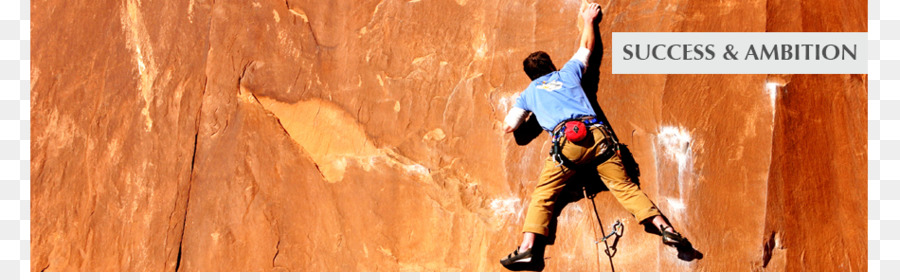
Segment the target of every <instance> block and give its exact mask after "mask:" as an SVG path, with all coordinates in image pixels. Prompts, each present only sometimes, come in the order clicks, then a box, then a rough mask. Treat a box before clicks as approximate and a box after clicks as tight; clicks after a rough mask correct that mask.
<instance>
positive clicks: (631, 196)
mask: <svg viewBox="0 0 900 280" xmlns="http://www.w3.org/2000/svg"><path fill="white" fill-rule="evenodd" d="M590 132H591V133H592V134H593V137H590V136H591V135H588V137H585V139H583V140H581V141H579V142H567V141H566V140H565V139H561V140H560V145H563V148H562V153H563V155H565V156H566V157H567V158H569V159H570V160H572V161H573V162H575V163H577V164H596V163H592V162H593V161H594V160H595V159H596V158H597V157H601V156H603V155H604V153H606V151H607V149H611V148H612V147H610V141H607V140H606V137H607V136H606V135H605V134H604V133H603V130H602V129H600V128H599V127H592V128H590ZM588 166H590V165H588ZM581 170H582V172H584V171H585V169H581ZM596 170H597V173H598V174H599V175H600V179H601V180H602V181H603V183H604V184H606V187H607V188H609V191H610V192H611V193H612V194H613V196H615V198H616V199H617V200H618V201H619V203H621V204H622V206H624V207H625V209H626V210H628V212H631V214H632V215H634V217H635V218H637V220H638V221H644V220H645V219H647V218H651V217H653V216H656V215H659V214H660V213H659V210H658V209H656V206H655V205H653V202H651V201H650V198H648V197H647V195H646V194H644V192H642V191H641V189H640V187H638V185H637V184H635V183H634V182H632V181H631V179H630V178H629V177H628V175H627V174H626V173H625V168H624V166H623V165H622V159H621V158H619V156H618V155H615V154H614V155H613V156H612V157H611V158H609V159H608V160H606V161H605V162H603V163H600V164H599V165H596ZM574 174H575V170H571V169H568V168H566V167H564V166H557V163H556V162H555V161H553V159H551V158H550V157H547V160H545V161H544V169H543V170H542V171H541V177H540V179H539V180H538V185H537V187H535V189H534V192H533V193H532V194H531V203H530V204H529V205H528V212H527V214H525V226H524V229H523V230H522V231H525V232H533V233H537V234H541V235H544V236H547V234H548V233H549V230H548V226H549V225H550V218H551V217H552V215H553V207H554V204H555V203H556V198H557V197H558V196H559V193H560V192H561V191H562V189H563V187H564V186H565V185H566V181H567V180H568V179H569V178H570V177H572V175H574Z"/></svg>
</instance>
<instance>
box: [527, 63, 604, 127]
mask: <svg viewBox="0 0 900 280" xmlns="http://www.w3.org/2000/svg"><path fill="white" fill-rule="evenodd" d="M584 68H585V65H584V63H582V62H581V61H578V60H577V59H572V60H569V62H567V63H566V65H564V66H563V68H562V69H560V70H559V71H556V72H552V73H550V74H547V75H544V76H542V77H540V78H537V79H535V80H534V81H531V84H529V85H528V88H527V89H525V91H523V92H522V94H521V95H519V98H517V99H516V104H515V105H513V106H515V107H518V108H520V109H522V110H525V111H530V112H532V113H534V115H535V116H536V117H537V121H538V123H539V124H540V125H541V127H542V128H544V130H546V131H552V130H553V128H554V127H555V126H556V124H558V123H560V122H562V121H564V120H567V119H572V118H578V117H583V116H594V109H593V108H592V107H591V102H590V101H588V98H587V96H585V94H584V89H583V88H581V76H582V73H584Z"/></svg>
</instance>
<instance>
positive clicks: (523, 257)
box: [500, 247, 533, 267]
mask: <svg viewBox="0 0 900 280" xmlns="http://www.w3.org/2000/svg"><path fill="white" fill-rule="evenodd" d="M531 249H532V248H529V249H528V250H525V252H521V253H520V252H519V248H518V247H516V250H515V251H513V252H512V253H510V254H509V255H508V256H506V257H505V258H503V259H501V260H500V264H502V265H503V266H506V267H508V266H510V265H512V264H516V263H530V262H531V258H532V257H533V255H532V254H531Z"/></svg>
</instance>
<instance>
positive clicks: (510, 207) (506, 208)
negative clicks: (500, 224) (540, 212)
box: [491, 197, 521, 217]
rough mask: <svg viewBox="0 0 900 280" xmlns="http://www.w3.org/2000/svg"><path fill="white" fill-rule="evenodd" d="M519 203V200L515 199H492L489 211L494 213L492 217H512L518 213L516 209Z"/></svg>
mask: <svg viewBox="0 0 900 280" xmlns="http://www.w3.org/2000/svg"><path fill="white" fill-rule="evenodd" d="M519 201H521V200H520V199H518V198H515V197H509V198H505V199H494V200H491V210H493V211H494V216H501V217H503V216H512V215H515V214H516V213H518V212H519V211H518V209H516V208H517V207H516V205H518V204H519Z"/></svg>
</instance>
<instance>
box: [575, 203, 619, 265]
mask: <svg viewBox="0 0 900 280" xmlns="http://www.w3.org/2000/svg"><path fill="white" fill-rule="evenodd" d="M581 191H582V192H583V193H584V199H585V200H590V201H591V206H592V209H594V216H595V217H596V218H597V224H599V225H600V234H602V235H603V238H602V239H600V241H596V240H595V241H594V244H595V245H597V251H600V242H603V245H605V246H606V250H603V251H604V252H605V253H606V256H607V257H608V258H609V268H610V270H611V271H612V272H616V267H615V266H613V263H612V256H613V255H615V251H616V250H615V249H613V251H612V252H610V250H609V249H610V247H609V243H607V242H606V241H607V240H608V239H609V238H610V237H613V236H618V237H622V232H624V229H625V226H624V225H623V224H622V221H620V220H616V222H615V223H614V224H613V230H612V232H610V233H609V234H606V232H605V231H604V230H603V222H601V221H600V214H598V213H597V205H596V204H594V200H593V199H590V198H588V195H587V187H585V186H582V187H581ZM591 230H592V231H593V232H594V236H595V237H596V236H597V229H595V228H594V227H593V226H592V227H591ZM597 267H600V256H599V255H597Z"/></svg>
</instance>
